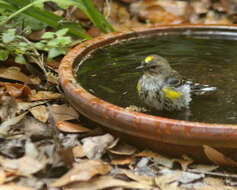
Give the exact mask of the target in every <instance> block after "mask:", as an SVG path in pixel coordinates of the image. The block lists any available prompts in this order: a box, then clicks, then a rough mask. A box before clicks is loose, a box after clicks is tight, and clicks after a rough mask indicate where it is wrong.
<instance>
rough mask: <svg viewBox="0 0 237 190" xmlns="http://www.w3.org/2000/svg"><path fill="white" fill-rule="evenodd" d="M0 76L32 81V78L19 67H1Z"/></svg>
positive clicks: (26, 81) (25, 81) (26, 82)
mask: <svg viewBox="0 0 237 190" xmlns="http://www.w3.org/2000/svg"><path fill="white" fill-rule="evenodd" d="M0 78H4V79H10V80H16V81H21V82H23V83H25V84H29V83H30V79H29V78H28V77H27V76H26V75H25V74H23V73H22V72H21V69H20V68H19V67H8V68H0Z"/></svg>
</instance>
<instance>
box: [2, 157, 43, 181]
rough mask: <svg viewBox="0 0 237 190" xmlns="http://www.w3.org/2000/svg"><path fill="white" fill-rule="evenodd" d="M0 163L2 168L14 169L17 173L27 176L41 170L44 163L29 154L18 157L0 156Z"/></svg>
mask: <svg viewBox="0 0 237 190" xmlns="http://www.w3.org/2000/svg"><path fill="white" fill-rule="evenodd" d="M0 164H1V165H2V167H3V168H4V169H8V170H15V171H16V173H17V175H23V176H29V175H31V174H34V173H37V172H38V171H40V170H42V169H43V168H44V166H45V163H43V162H42V161H38V160H35V159H33V158H31V157H29V156H24V157H22V158H19V159H5V158H3V157H0Z"/></svg>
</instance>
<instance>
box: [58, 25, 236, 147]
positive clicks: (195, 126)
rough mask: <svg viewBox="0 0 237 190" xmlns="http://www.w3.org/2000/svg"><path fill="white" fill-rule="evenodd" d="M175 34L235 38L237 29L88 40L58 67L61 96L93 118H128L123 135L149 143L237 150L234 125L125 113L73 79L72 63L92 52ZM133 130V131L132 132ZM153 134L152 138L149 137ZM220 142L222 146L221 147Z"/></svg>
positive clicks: (171, 27)
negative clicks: (130, 123)
mask: <svg viewBox="0 0 237 190" xmlns="http://www.w3.org/2000/svg"><path fill="white" fill-rule="evenodd" d="M177 30H184V31H185V32H186V33H187V34H189V32H190V31H191V32H192V30H193V31H194V30H200V31H204V32H207V31H209V33H208V34H211V35H214V34H215V33H216V34H218V32H219V33H220V32H222V31H223V32H224V33H226V34H227V33H228V34H235V35H236V36H237V25H193V24H184V25H163V26H158V27H157V26H155V27H154V26H152V27H147V28H136V29H133V30H126V31H123V32H113V33H109V34H106V35H103V36H99V37H96V38H94V39H92V40H88V41H86V42H84V43H81V44H79V45H77V46H76V47H74V48H73V49H71V50H70V51H69V53H68V54H67V55H66V56H65V57H64V58H63V59H62V61H61V64H60V67H59V81H60V84H61V86H62V88H63V90H64V92H65V96H66V97H68V98H69V99H70V100H69V102H71V103H72V104H73V105H74V107H76V109H77V110H79V111H81V110H80V108H78V107H77V106H78V105H77V103H75V102H76V101H79V102H80V103H82V102H83V101H84V104H83V103H82V107H83V106H85V104H89V105H90V106H91V112H92V113H95V112H96V110H100V111H99V113H96V114H98V115H97V116H95V117H101V116H102V115H106V117H107V119H111V118H112V119H116V120H121V117H120V116H125V120H126V119H129V118H130V117H131V118H132V119H133V120H135V121H133V123H135V124H133V127H131V128H128V129H127V131H126V132H125V133H127V134H132V135H136V134H138V135H139V136H142V137H144V138H149V139H153V140H154V139H155V138H156V135H158V136H157V137H158V139H159V138H160V139H159V140H160V141H162V142H166V143H173V144H180V145H187V144H189V145H200V144H210V145H213V146H217V147H237V124H216V123H202V122H192V121H183V120H176V119H170V118H165V117H160V116H153V115H149V114H146V113H139V112H135V111H128V110H126V109H125V108H122V107H119V106H117V105H114V104H111V103H108V102H106V101H104V100H102V99H100V98H98V97H96V96H94V95H93V94H91V93H90V92H88V91H86V90H85V89H84V88H83V87H82V86H80V84H79V83H78V82H77V80H76V79H75V77H74V73H75V65H74V63H75V62H77V63H78V62H79V61H82V60H83V59H84V57H85V56H86V55H88V54H89V53H90V52H92V51H93V50H94V49H97V48H99V47H103V46H105V45H108V44H111V43H113V42H116V41H117V40H121V39H128V38H132V37H138V36H140V35H144V36H145V35H149V34H153V33H154V34H156V33H158V32H160V31H177ZM186 33H185V34H186ZM220 34H221V33H220ZM75 105H76V106H75ZM83 110H84V108H82V112H83ZM85 112H86V113H85V115H87V114H88V113H87V111H85ZM118 115H119V116H118ZM95 120H97V119H95ZM106 122H107V121H106ZM106 122H105V124H104V125H107V127H108V123H106ZM119 122H122V121H119ZM149 122H151V123H153V124H152V125H149V126H148V127H146V124H148V123H149ZM102 125H103V124H102ZM134 125H136V126H134ZM154 126H156V127H154ZM109 128H111V129H115V130H118V131H120V130H121V131H122V132H124V130H125V128H121V129H120V128H118V127H116V126H115V127H113V126H109ZM133 130H135V131H134V132H133ZM147 131H149V132H147ZM154 132H155V134H152V133H154ZM142 133H143V134H142ZM172 138H173V139H172ZM218 141H219V142H218ZM223 142H225V143H224V144H223Z"/></svg>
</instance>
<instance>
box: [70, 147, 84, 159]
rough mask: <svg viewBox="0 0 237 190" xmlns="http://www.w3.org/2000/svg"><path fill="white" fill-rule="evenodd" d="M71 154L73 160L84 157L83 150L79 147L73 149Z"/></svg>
mask: <svg viewBox="0 0 237 190" xmlns="http://www.w3.org/2000/svg"><path fill="white" fill-rule="evenodd" d="M72 153H73V156H74V158H82V157H85V156H86V154H85V153H84V152H83V148H82V146H81V145H79V146H76V147H74V148H73V149H72Z"/></svg>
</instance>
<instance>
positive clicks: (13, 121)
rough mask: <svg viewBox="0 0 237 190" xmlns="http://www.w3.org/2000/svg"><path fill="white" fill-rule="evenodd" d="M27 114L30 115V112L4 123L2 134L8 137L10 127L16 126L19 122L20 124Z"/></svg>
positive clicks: (1, 127) (2, 124)
mask: <svg viewBox="0 0 237 190" xmlns="http://www.w3.org/2000/svg"><path fill="white" fill-rule="evenodd" d="M27 113H28V112H25V113H23V114H21V115H18V116H16V117H13V118H11V119H8V120H6V121H4V122H3V123H1V125H0V134H2V135H6V134H7V132H8V130H9V129H10V127H11V126H12V125H15V124H17V123H18V122H20V121H21V120H22V119H23V118H24V117H25V115H26V114H27Z"/></svg>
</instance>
